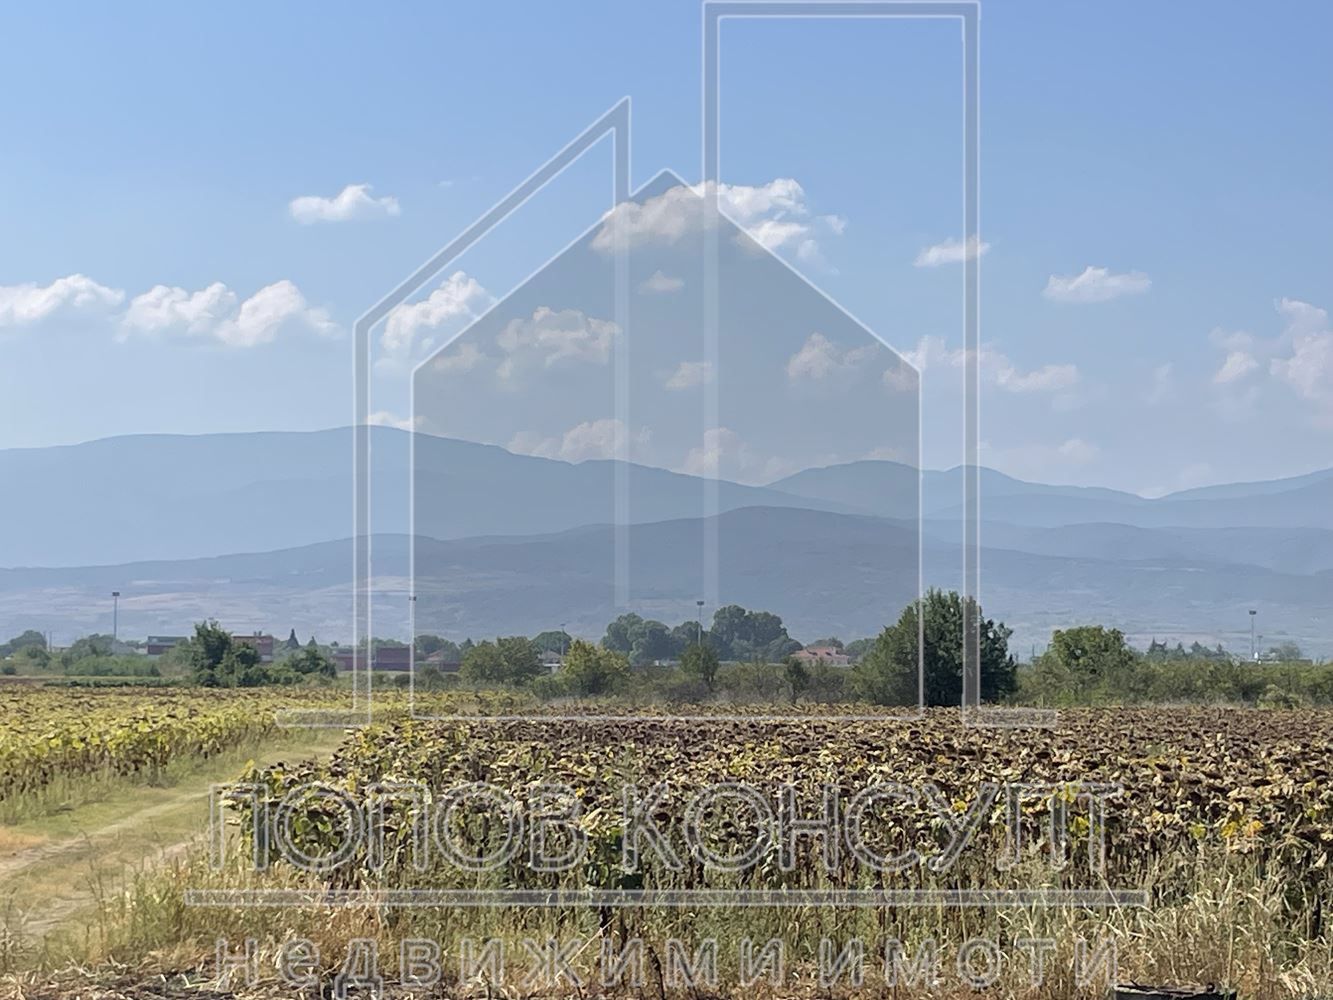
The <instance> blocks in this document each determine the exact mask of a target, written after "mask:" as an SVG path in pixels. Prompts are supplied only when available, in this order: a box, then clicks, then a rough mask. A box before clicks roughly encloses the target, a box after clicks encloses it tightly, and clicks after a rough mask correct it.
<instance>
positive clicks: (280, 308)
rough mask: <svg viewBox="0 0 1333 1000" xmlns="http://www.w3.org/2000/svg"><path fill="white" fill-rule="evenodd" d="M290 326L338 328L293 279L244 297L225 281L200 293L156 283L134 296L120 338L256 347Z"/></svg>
mask: <svg viewBox="0 0 1333 1000" xmlns="http://www.w3.org/2000/svg"><path fill="white" fill-rule="evenodd" d="M291 328H302V329H306V330H310V331H313V332H315V333H318V334H323V335H331V334H335V333H337V332H338V327H337V324H335V323H334V322H333V321H332V320H331V319H330V318H329V314H328V312H327V311H325V310H324V309H320V308H316V307H313V306H311V305H310V304H309V303H308V302H306V299H305V296H304V295H302V294H301V290H300V289H299V288H297V287H296V285H295V284H293V283H292V282H291V281H288V280H286V279H283V280H281V281H275V282H274V283H273V284H271V285H266V286H265V287H263V288H261V289H260V290H259V291H257V292H255V293H254V294H253V295H251V296H250V297H249V298H248V299H245V300H244V301H242V300H240V299H239V298H238V296H237V295H236V293H235V292H233V291H232V290H231V289H229V288H228V287H227V286H226V285H224V284H222V283H221V282H214V283H213V284H211V285H209V286H207V287H206V288H203V289H200V290H199V291H197V292H190V291H187V290H186V289H184V288H173V287H168V286H167V285H155V286H154V287H153V288H151V289H149V290H148V291H147V292H144V293H143V294H142V295H137V296H135V297H134V299H133V300H131V302H130V305H129V308H128V309H126V311H125V314H124V315H123V316H122V317H121V320H120V331H119V335H118V336H119V339H121V340H125V339H128V338H129V337H132V336H155V335H161V336H181V337H199V338H205V339H212V340H216V341H219V342H221V343H223V344H226V345H227V346H228V347H255V346H257V345H259V344H267V343H270V342H271V341H273V340H274V339H275V338H276V337H277V336H278V334H279V333H280V332H282V331H283V330H284V329H291Z"/></svg>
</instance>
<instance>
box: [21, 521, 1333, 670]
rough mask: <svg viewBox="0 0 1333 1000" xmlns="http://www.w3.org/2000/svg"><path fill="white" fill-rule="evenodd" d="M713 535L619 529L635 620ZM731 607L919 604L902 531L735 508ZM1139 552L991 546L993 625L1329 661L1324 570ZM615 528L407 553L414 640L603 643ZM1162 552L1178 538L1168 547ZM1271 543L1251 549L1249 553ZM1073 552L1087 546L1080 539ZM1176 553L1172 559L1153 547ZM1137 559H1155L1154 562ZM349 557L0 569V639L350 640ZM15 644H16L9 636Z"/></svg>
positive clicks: (678, 595)
mask: <svg viewBox="0 0 1333 1000" xmlns="http://www.w3.org/2000/svg"><path fill="white" fill-rule="evenodd" d="M704 530H705V527H704V522H703V521H702V520H701V519H698V518H687V519H677V520H669V521H661V522H654V523H650V524H644V525H637V526H634V527H633V528H631V529H630V530H629V541H630V552H631V560H630V566H629V581H630V584H631V598H632V600H633V606H634V608H635V609H636V610H639V611H641V612H642V613H645V614H650V615H653V616H656V617H659V618H661V619H663V620H666V621H669V622H673V623H674V622H678V621H682V620H688V619H691V618H693V616H694V614H695V606H694V601H695V599H696V597H697V596H698V594H699V592H700V586H701V578H702V569H701V553H702V551H703V545H702V539H703V532H704ZM715 530H716V531H717V534H718V538H719V540H720V567H719V569H720V574H719V575H720V582H721V586H722V594H721V596H722V599H723V600H724V601H728V602H736V603H741V604H745V605H748V606H752V607H758V608H765V609H768V610H772V611H774V612H777V613H778V614H781V615H782V616H783V618H784V619H785V620H786V621H787V622H788V624H789V625H790V627H791V629H792V632H793V634H794V635H796V636H797V637H798V638H802V639H806V640H811V639H815V638H819V637H821V636H824V635H827V634H835V635H839V636H842V637H844V638H850V637H854V636H860V635H869V634H873V633H874V632H876V631H878V629H879V628H881V627H882V626H883V625H884V624H885V623H886V622H887V621H889V620H891V619H892V618H893V617H895V616H896V614H897V612H898V610H899V609H900V608H901V607H902V605H903V604H905V603H906V602H907V601H908V600H910V598H911V594H912V590H913V588H912V586H911V584H912V582H913V577H914V575H915V574H914V573H912V572H911V571H912V569H913V568H914V567H915V545H914V536H913V534H912V532H911V530H910V528H909V527H908V526H906V525H904V524H902V523H901V522H895V521H891V520H885V519H880V518H874V517H867V516H856V515H845V514H837V513H830V512H823V511H810V510H800V509H791V508H773V507H758V508H742V509H738V510H734V511H730V512H727V513H725V514H722V515H720V517H718V518H717V520H716V522H715ZM1151 534H1152V533H1148V534H1146V535H1145V534H1141V533H1138V532H1137V531H1136V532H1135V535H1134V537H1135V538H1137V539H1138V541H1137V542H1136V543H1135V544H1134V545H1132V546H1131V545H1125V544H1122V542H1123V536H1117V535H1116V533H1115V532H1110V533H1109V535H1108V537H1105V538H1103V539H1101V541H1100V542H1099V543H1098V544H1099V545H1101V546H1102V548H1101V550H1100V551H1102V553H1103V556H1111V555H1113V554H1118V555H1119V556H1120V557H1121V558H1110V557H1094V556H1091V555H1088V554H1057V553H1051V552H1024V551H1019V550H1016V549H1012V548H1004V547H1000V544H1001V543H1003V544H1019V543H1022V544H1034V542H1033V540H1032V538H1030V537H1026V536H1023V535H1022V534H1021V533H1020V534H1014V535H1011V536H1010V537H1007V538H1001V537H1000V536H999V532H997V531H994V530H992V531H989V532H987V533H986V535H985V538H986V541H987V545H986V547H985V549H984V551H983V554H982V566H983V576H982V601H983V606H984V608H985V611H986V613H987V614H988V615H992V616H996V617H998V618H1000V619H1002V620H1003V621H1005V622H1006V623H1007V624H1009V625H1010V626H1011V627H1013V628H1014V629H1015V636H1014V644H1015V648H1016V649H1018V650H1021V651H1026V650H1027V649H1028V648H1029V646H1030V645H1033V644H1036V645H1042V644H1044V643H1045V642H1046V640H1047V639H1048V638H1049V635H1050V631H1051V629H1052V628H1057V627H1061V626H1066V625H1071V624H1077V623H1087V622H1099V623H1105V624H1107V625H1113V626H1117V627H1120V628H1122V629H1124V630H1125V631H1126V632H1127V633H1129V634H1130V636H1131V637H1132V638H1134V639H1136V640H1137V641H1139V642H1141V643H1144V644H1146V643H1147V641H1148V640H1149V639H1150V638H1153V637H1156V638H1166V639H1171V640H1173V641H1174V640H1176V639H1180V640H1182V641H1184V642H1185V643H1186V644H1188V643H1189V642H1190V641H1192V640H1193V639H1199V640H1201V641H1203V642H1206V643H1210V644H1211V643H1216V642H1223V643H1225V644H1226V645H1227V646H1229V647H1230V648H1232V649H1236V650H1243V649H1246V648H1247V647H1248V635H1249V634H1248V627H1249V625H1248V616H1247V610H1248V609H1249V608H1251V607H1253V608H1256V609H1257V610H1258V611H1259V614H1260V619H1259V621H1260V623H1261V631H1262V632H1263V633H1264V634H1265V635H1266V636H1267V637H1268V638H1269V640H1270V641H1271V642H1277V641H1279V639H1284V638H1291V639H1294V640H1295V641H1297V642H1298V643H1300V644H1301V645H1302V646H1303V647H1304V648H1305V649H1306V650H1307V651H1309V652H1312V653H1315V654H1316V655H1330V654H1333V630H1330V628H1329V610H1328V609H1329V608H1330V607H1331V606H1333V570H1329V569H1324V570H1321V571H1318V572H1295V571H1293V570H1286V571H1283V570H1276V569H1271V568H1264V567H1259V566H1254V565H1239V564H1225V563H1221V562H1219V561H1217V559H1216V558H1215V553H1212V552H1207V551H1205V552H1203V554H1202V556H1199V555H1198V554H1197V553H1196V554H1191V553H1190V552H1189V551H1186V548H1187V547H1188V544H1193V543H1192V542H1191V538H1190V536H1188V535H1184V536H1179V538H1177V536H1175V535H1174V534H1169V535H1168V537H1167V538H1165V539H1161V540H1159V541H1156V542H1154V541H1153V539H1152V537H1151ZM614 535H615V532H614V529H613V528H611V527H608V526H590V527H583V528H577V529H571V530H568V531H562V532H555V533H550V534H543V535H536V536H530V537H511V538H495V537H490V538H470V539H458V540H433V539H422V540H421V541H420V544H419V546H418V549H417V553H416V556H417V570H418V595H419V596H418V602H417V607H416V616H417V624H418V628H419V629H420V630H422V631H433V630H437V631H441V632H444V633H446V634H449V635H452V636H455V637H458V638H461V637H463V636H465V635H472V636H483V635H496V634H509V633H515V632H525V633H535V632H538V631H541V630H543V629H546V628H552V627H555V626H556V625H558V624H559V623H560V622H565V623H567V624H568V625H569V627H570V630H571V631H573V632H575V633H577V634H581V635H586V636H589V637H597V636H600V634H601V629H602V627H603V626H604V625H605V623H606V622H607V621H608V620H610V618H612V617H614V616H615V614H617V613H619V609H618V608H617V607H616V606H615V602H614V594H613V592H612V591H613V587H612V580H613V572H612V563H613V560H612V552H613V549H614ZM1172 539H1176V540H1175V541H1173V540H1172ZM1251 543H1253V544H1256V545H1258V544H1263V538H1262V536H1261V535H1254V536H1250V542H1246V541H1245V540H1244V539H1240V540H1238V542H1237V544H1238V547H1240V548H1243V547H1244V545H1245V544H1251ZM1051 544H1062V545H1065V546H1066V551H1067V552H1069V551H1072V550H1073V549H1075V548H1077V547H1079V546H1083V545H1085V543H1084V542H1083V541H1080V540H1079V539H1078V538H1077V537H1075V538H1074V539H1073V540H1072V541H1067V542H1063V543H1059V542H1053V543H1051ZM1170 544H1180V545H1182V546H1185V548H1182V549H1180V550H1179V551H1176V552H1167V551H1166V549H1165V548H1163V546H1166V545H1170ZM374 549H375V566H376V576H377V580H376V591H377V596H376V603H375V619H374V629H375V631H376V633H377V634H381V635H406V634H407V632H408V614H407V612H408V605H407V601H406V585H407V558H408V552H409V549H410V544H409V539H408V538H406V537H405V536H402V535H392V536H379V537H376V538H375V539H374ZM922 549H923V555H924V565H923V568H922V573H923V576H924V579H925V581H926V582H927V584H933V585H937V586H941V587H957V586H958V585H959V580H960V566H961V553H960V551H959V549H958V547H957V545H956V544H954V543H953V542H952V541H949V540H948V539H947V538H945V537H940V536H939V535H937V534H928V535H927V537H926V538H925V540H924V544H923V546H922ZM1145 554H1146V557H1145ZM350 575H351V545H350V543H349V542H347V541H339V542H325V543H321V544H317V545H312V546H303V547H298V548H291V549H284V550H280V551H275V552H267V553H258V554H251V555H236V556H224V557H219V558H212V559H193V560H184V561H176V562H156V563H153V562H145V563H134V564H129V565H125V566H115V567H93V568H79V569H28V570H4V571H0V634H10V633H13V632H15V631H17V630H19V629H20V628H21V627H33V628H54V629H57V630H58V633H59V635H58V638H59V636H65V637H69V636H71V635H73V634H79V633H83V632H87V631H91V630H94V629H96V630H99V631H105V630H107V628H109V625H110V621H109V616H110V607H109V602H108V601H107V599H106V594H107V592H108V591H109V590H111V589H113V588H115V589H120V590H121V591H122V593H123V594H124V596H123V597H122V599H121V604H120V622H121V628H122V633H123V634H129V635H141V634H147V633H150V632H167V633H175V632H179V631H181V630H182V629H185V628H188V626H189V624H190V623H191V622H193V621H197V620H200V619H202V618H204V617H216V618H218V619H220V620H222V621H223V622H225V623H227V624H229V625H232V626H233V627H245V628H256V627H262V628H268V629H272V630H276V631H282V632H285V630H286V629H288V628H291V627H295V628H296V629H297V632H298V633H299V634H300V635H301V636H302V638H304V637H305V636H306V635H307V634H308V633H312V632H313V633H314V634H316V635H318V636H319V637H320V638H321V639H326V640H327V639H332V638H342V639H347V638H348V637H349V632H348V626H347V622H348V621H349V620H350V597H349V590H350V588H349V583H350ZM6 630H8V631H6Z"/></svg>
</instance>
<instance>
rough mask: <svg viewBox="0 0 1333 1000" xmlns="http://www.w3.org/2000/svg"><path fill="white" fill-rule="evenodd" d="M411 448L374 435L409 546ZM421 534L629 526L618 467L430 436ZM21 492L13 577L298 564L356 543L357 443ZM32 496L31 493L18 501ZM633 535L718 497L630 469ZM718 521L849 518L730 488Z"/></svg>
mask: <svg viewBox="0 0 1333 1000" xmlns="http://www.w3.org/2000/svg"><path fill="white" fill-rule="evenodd" d="M411 437H412V436H411V435H410V434H408V433H406V432H404V431H400V430H396V429H393V428H388V427H375V428H372V429H371V455H372V459H373V468H374V476H373V483H374V489H375V492H374V496H373V498H372V504H371V508H372V518H373V530H374V531H375V532H377V533H406V532H407V531H408V530H409V520H408V511H409V506H410V505H409V494H410V492H411V486H410V483H411V480H410V479H409V469H410V468H411V465H410V456H409V450H410V449H409V442H410V441H411ZM415 460H416V472H417V479H416V484H417V488H418V491H419V495H420V496H421V497H423V498H424V500H423V502H421V503H418V505H417V516H418V523H417V528H416V530H418V531H419V532H422V533H425V534H429V535H431V536H433V537H436V538H462V537H471V536H477V535H490V534H513V535H522V534H536V533H540V532H549V531H558V530H561V529H563V528H571V527H576V526H578V525H584V524H596V523H608V522H611V521H614V520H615V508H614V497H615V466H614V464H613V463H611V462H606V461H590V462H581V463H578V464H570V463H568V462H558V461H553V460H551V459H545V458H534V457H530V456H526V455H515V454H512V453H510V452H508V451H506V450H504V449H503V448H499V447H496V446H494V445H484V444H474V443H472V442H468V441H458V440H453V439H450V438H441V437H433V436H430V435H425V434H419V435H417V436H416V458H415ZM0 482H3V483H6V484H8V486H9V488H8V489H7V490H6V496H5V511H6V515H7V516H6V517H5V518H4V519H3V521H0V565H4V566H69V565H89V564H97V563H118V562H128V561H141V560H145V559H188V558H193V557H198V556H212V555H225V554H228V553H235V552H258V551H266V550H271V549H280V548H290V547H292V546H297V545H307V544H311V543H315V542H323V541H328V540H330V539H334V538H343V537H346V536H347V535H348V534H349V533H350V532H351V530H352V437H351V430H350V429H349V428H342V429H337V430H327V431H314V432H308V433H301V432H275V433H258V434H206V435H199V436H185V435H168V434H153V435H136V436H129V437H116V438H107V439H104V440H100V441H92V442H89V443H87V444H80V445H72V446H68V447H58V448H36V449H9V450H0ZM15 484H22V487H23V488H14V486H15ZM627 495H628V500H629V516H630V519H631V520H632V521H656V520H663V519H667V518H672V517H691V516H694V517H697V516H700V515H702V514H703V513H705V511H704V507H703V502H704V483H703V481H702V480H700V479H697V478H695V477H692V476H685V475H680V474H679V473H675V472H669V471H667V470H665V469H656V468H650V467H647V466H632V467H631V469H630V474H629V476H628V494H627ZM718 504H719V509H720V510H731V509H734V508H736V507H741V506H753V505H767V506H802V507H818V508H821V509H833V510H840V509H844V508H842V507H841V505H839V504H837V503H834V502H824V501H811V500H808V499H805V498H797V497H792V496H788V495H786V494H783V493H782V492H780V491H778V490H774V489H770V488H765V487H754V486H743V485H740V484H737V483H729V482H723V483H721V484H720V486H719V490H718Z"/></svg>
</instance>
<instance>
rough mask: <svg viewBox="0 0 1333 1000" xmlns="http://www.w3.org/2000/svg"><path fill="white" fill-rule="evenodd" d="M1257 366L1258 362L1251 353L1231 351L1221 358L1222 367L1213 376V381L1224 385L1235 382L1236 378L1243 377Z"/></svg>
mask: <svg viewBox="0 0 1333 1000" xmlns="http://www.w3.org/2000/svg"><path fill="white" fill-rule="evenodd" d="M1258 367H1259V362H1258V361H1256V360H1255V359H1254V356H1253V355H1252V354H1249V353H1248V352H1246V351H1232V352H1231V353H1230V354H1228V355H1227V356H1226V358H1225V359H1224V360H1223V362H1222V367H1220V368H1219V369H1218V370H1217V374H1216V375H1214V376H1213V381H1214V382H1216V383H1217V384H1218V385H1226V384H1227V383H1228V382H1235V381H1236V380H1237V379H1240V378H1244V377H1245V376H1246V375H1248V374H1249V373H1250V372H1252V371H1254V370H1255V369H1256V368H1258Z"/></svg>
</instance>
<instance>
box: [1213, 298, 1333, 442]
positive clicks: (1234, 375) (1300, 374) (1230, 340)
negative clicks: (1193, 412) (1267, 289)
mask: <svg viewBox="0 0 1333 1000" xmlns="http://www.w3.org/2000/svg"><path fill="white" fill-rule="evenodd" d="M1273 306H1274V308H1275V309H1276V310H1277V312H1278V315H1280V316H1281V317H1282V321H1283V325H1282V330H1281V331H1280V332H1279V333H1278V334H1277V335H1276V336H1274V337H1256V336H1255V335H1253V334H1251V333H1248V332H1245V331H1226V330H1213V331H1212V333H1210V334H1209V339H1210V340H1211V341H1212V343H1213V345H1214V346H1215V347H1216V348H1217V349H1218V350H1220V351H1222V352H1224V356H1223V359H1222V361H1221V363H1220V365H1219V367H1218V369H1217V371H1216V373H1215V374H1214V375H1213V382H1214V384H1216V385H1218V386H1222V387H1224V391H1222V393H1221V395H1219V396H1218V398H1217V400H1216V402H1217V405H1218V406H1220V407H1221V408H1222V410H1223V413H1224V414H1225V415H1227V416H1228V417H1231V418H1233V419H1248V418H1249V417H1250V416H1251V415H1252V414H1253V412H1254V409H1255V407H1256V406H1257V405H1258V403H1259V401H1260V398H1261V397H1262V396H1263V395H1264V394H1265V393H1269V392H1271V391H1272V390H1273V388H1274V387H1278V388H1284V389H1287V390H1290V391H1291V392H1293V393H1294V395H1295V396H1296V398H1298V399H1301V400H1304V401H1307V402H1309V403H1312V404H1314V407H1315V413H1314V419H1315V421H1316V423H1318V424H1320V425H1321V426H1322V425H1329V426H1333V329H1331V328H1330V325H1329V321H1328V313H1327V311H1325V310H1324V309H1321V308H1319V307H1318V306H1315V305H1312V304H1311V303H1309V302H1302V301H1301V300H1299V299H1290V298H1283V299H1278V300H1277V301H1276V302H1275V303H1273ZM1261 375H1264V376H1267V378H1266V379H1263V378H1260V377H1259V376H1261Z"/></svg>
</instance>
